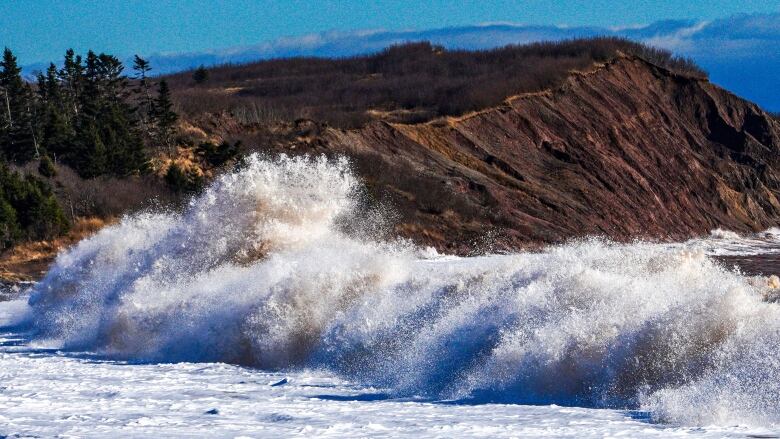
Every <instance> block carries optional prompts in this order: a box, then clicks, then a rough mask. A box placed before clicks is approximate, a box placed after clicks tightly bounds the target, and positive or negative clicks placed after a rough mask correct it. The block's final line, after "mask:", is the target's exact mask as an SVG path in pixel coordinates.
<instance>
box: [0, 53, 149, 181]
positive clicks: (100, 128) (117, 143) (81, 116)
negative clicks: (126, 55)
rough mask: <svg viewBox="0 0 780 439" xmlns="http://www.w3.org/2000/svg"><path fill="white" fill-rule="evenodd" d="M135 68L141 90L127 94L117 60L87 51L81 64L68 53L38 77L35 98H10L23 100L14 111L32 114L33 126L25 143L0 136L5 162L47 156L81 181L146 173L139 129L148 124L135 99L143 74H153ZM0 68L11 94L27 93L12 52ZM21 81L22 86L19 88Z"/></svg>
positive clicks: (142, 65)
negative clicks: (66, 166)
mask: <svg viewBox="0 0 780 439" xmlns="http://www.w3.org/2000/svg"><path fill="white" fill-rule="evenodd" d="M135 64H136V66H135V67H136V70H138V71H140V74H141V80H140V86H139V87H136V88H131V87H130V84H129V82H128V79H127V77H126V76H125V75H124V73H123V71H124V66H123V65H122V63H121V62H120V61H119V60H118V59H117V58H116V57H114V56H111V55H107V54H104V53H101V54H96V53H95V52H92V51H90V52H89V53H88V54H87V56H86V59H84V60H83V59H82V58H81V56H78V55H76V54H75V53H74V52H73V50H68V51H67V52H66V53H65V59H64V62H63V67H62V69H60V70H57V68H56V67H55V66H54V64H51V65H50V66H49V68H48V69H47V70H46V73H45V74H44V73H39V74H38V81H37V82H38V84H37V94H36V95H37V96H33V95H32V93H31V92H30V93H27V94H25V93H24V91H21V92H15V93H9V95H10V96H12V97H13V96H14V95H20V96H23V98H24V100H25V102H26V105H24V106H19V105H17V107H26V108H32V109H33V110H32V111H31V112H28V113H29V114H31V115H33V116H34V120H33V119H32V118H30V122H29V123H28V125H30V127H31V128H30V129H29V130H27V131H29V133H30V134H29V135H28V136H27V137H25V138H24V141H20V140H17V137H19V136H17V137H13V136H10V135H5V136H2V138H3V139H4V140H3V143H2V144H1V145H2V149H3V152H4V153H5V156H6V158H8V159H10V160H13V161H15V162H19V163H23V162H26V161H29V160H30V159H32V158H33V157H34V156H35V155H37V154H38V153H39V152H40V153H41V154H48V155H51V156H53V157H55V158H56V159H57V160H59V161H60V162H62V163H64V164H67V165H69V166H71V167H73V169H75V170H76V172H78V174H79V175H80V176H81V177H84V178H93V177H97V176H100V175H105V174H108V175H114V176H119V177H122V176H127V175H130V174H134V173H138V172H142V171H144V170H145V169H146V166H147V162H148V159H147V156H146V148H145V145H144V141H143V135H142V133H141V130H140V129H139V126H138V124H139V122H140V123H146V121H145V119H143V120H139V113H138V112H137V111H136V103H137V99H136V98H135V96H134V94H136V95H137V94H139V93H146V92H147V91H148V85H149V84H148V78H147V76H146V74H147V73H148V72H149V71H150V70H151V68H150V67H149V64H148V62H146V61H145V60H143V59H141V58H138V57H137V58H136V63H135ZM3 66H6V67H5V68H4V75H3V77H4V78H6V79H5V82H6V83H8V84H9V85H8V86H7V88H8V89H9V90H17V89H20V90H23V89H24V88H25V87H26V88H27V90H29V86H27V85H26V84H24V82H23V81H21V77H20V76H19V73H18V67H16V65H15V59H14V58H13V56H12V55H10V51H7V53H6V61H5V62H4V63H3ZM8 66H10V67H8ZM20 81H21V83H22V86H19V85H18V84H17V83H19V82H20ZM146 96H147V97H149V96H148V94H146ZM149 99H150V97H149ZM141 101H142V102H143V101H144V99H143V97H142V98H141ZM149 106H150V107H151V103H149ZM13 108H15V107H14V106H13V105H12V111H10V114H12V115H14V116H16V113H21V112H20V111H14V110H13ZM6 113H8V112H6ZM28 113H24V114H23V115H27V114H28ZM145 114H146V112H143V113H142V115H144V116H145ZM28 118H29V117H28ZM6 119H7V118H6ZM14 119H19V120H24V118H19V117H14ZM14 122H15V121H14ZM6 131H8V130H6ZM0 134H2V133H0ZM36 134H37V139H39V141H38V142H36ZM22 137H24V136H22ZM31 141H32V146H30V142H31ZM37 143H40V145H38V144H37ZM38 146H40V151H38Z"/></svg>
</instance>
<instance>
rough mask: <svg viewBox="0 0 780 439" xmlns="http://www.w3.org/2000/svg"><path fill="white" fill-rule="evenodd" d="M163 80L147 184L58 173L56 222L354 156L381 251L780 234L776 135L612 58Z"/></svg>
mask: <svg viewBox="0 0 780 439" xmlns="http://www.w3.org/2000/svg"><path fill="white" fill-rule="evenodd" d="M402 55H403V56H402ZM101 56H102V55H101ZM158 79H167V80H168V82H169V83H170V84H171V93H172V97H173V103H174V104H175V105H174V106H175V109H176V111H177V112H178V114H179V117H178V122H176V126H175V132H172V133H171V135H170V137H169V139H170V143H168V144H159V143H155V142H157V140H156V137H155V136H153V135H149V136H147V135H146V134H144V139H145V142H146V143H147V146H146V151H147V153H148V154H149V156H150V158H151V160H150V161H149V162H148V165H146V166H145V170H144V171H142V172H141V173H138V172H136V173H133V174H130V175H126V176H123V175H116V174H117V173H114V175H112V174H107V175H100V176H98V177H89V176H88V175H83V176H82V174H84V173H83V172H81V171H80V170H79V169H76V172H74V171H73V170H71V169H70V168H69V162H67V161H64V163H58V164H57V165H56V173H54V174H53V175H50V176H47V177H46V179H47V180H48V182H49V183H50V184H51V185H52V186H53V190H54V195H56V196H57V198H58V200H59V203H60V205H61V206H63V207H64V209H63V210H64V211H65V212H66V215H67V217H68V219H69V220H70V222H71V223H73V224H77V223H79V221H82V220H81V219H80V218H85V217H97V218H98V219H97V220H96V221H97V222H98V223H99V222H101V221H113V219H114V218H116V217H117V216H121V215H122V214H124V213H128V212H131V211H134V210H137V209H141V208H144V207H146V206H150V205H158V206H159V205H162V206H163V207H166V206H167V207H170V206H171V205H173V206H174V207H175V205H177V203H181V202H182V201H183V200H184V199H186V197H187V196H188V194H192V193H196V192H197V191H198V190H199V188H201V187H203V185H204V184H205V183H206V182H207V181H208V180H209V179H210V178H212V177H213V176H215V175H218V174H219V173H221V172H224V171H226V170H228V169H230V167H231V166H232V165H233V164H234V163H235V162H236V161H237V160H238V159H239V156H240V154H245V153H249V152H253V151H259V152H262V153H267V154H276V153H281V152H284V153H287V154H305V153H309V154H320V153H325V154H329V155H346V156H348V157H350V158H351V160H352V163H353V165H354V168H355V170H356V171H357V173H358V174H359V175H360V177H361V178H362V180H363V181H364V182H365V185H366V187H367V195H368V196H367V201H368V202H369V203H374V204H377V203H381V204H382V205H383V206H386V207H389V208H390V209H391V210H393V211H394V212H395V215H394V219H395V220H396V225H395V228H394V230H393V231H392V232H393V233H394V234H398V235H400V236H404V237H408V238H410V239H412V240H414V241H415V242H417V243H419V244H422V245H431V246H434V247H436V248H437V249H439V250H441V251H446V252H452V253H458V254H472V253H479V252H484V251H505V250H517V249H521V248H533V247H537V246H539V245H543V244H547V243H557V242H561V241H565V240H567V239H570V238H575V237H582V236H588V235H600V236H607V237H610V238H612V239H616V240H631V239H634V238H648V239H662V240H667V239H675V240H679V239H685V238H689V237H692V236H698V235H702V234H706V233H707V232H708V231H709V230H711V229H713V228H716V227H722V228H725V229H731V230H735V231H754V230H762V229H766V228H768V227H771V226H776V225H778V224H780V201H779V200H780V163H779V160H780V154H779V153H780V149H779V148H780V139H779V136H780V126H779V125H780V124H779V123H778V121H777V120H776V119H775V118H773V117H772V116H771V115H768V114H767V113H765V112H764V111H762V110H761V109H760V108H759V107H757V106H756V105H754V104H752V103H750V102H747V101H745V100H743V99H741V98H739V97H737V96H734V95H733V94H731V93H729V92H727V91H725V90H723V89H720V88H719V87H717V86H715V85H713V84H711V83H709V82H708V80H707V79H706V75H705V74H704V73H703V72H702V71H701V70H700V69H698V68H697V67H696V66H695V65H694V64H692V63H690V61H687V60H684V59H679V58H675V57H673V56H671V55H670V54H669V53H667V52H662V51H657V50H654V49H649V48H646V47H644V46H641V45H638V44H636V43H631V42H629V41H625V40H616V39H596V40H574V41H569V42H561V43H544V44H536V45H530V46H513V47H507V48H503V49H496V50H493V51H487V52H463V51H455V52H450V51H442V50H440V49H439V48H436V47H435V46H431V45H428V44H413V45H409V46H401V47H395V48H391V49H389V50H387V51H385V52H382V53H379V54H377V55H372V56H367V57H356V58H348V59H341V60H322V59H320V60H312V59H291V60H275V61H268V62H262V63H255V64H250V65H243V66H224V67H221V68H219V69H216V70H209V71H208V79H207V80H205V81H200V83H193V78H192V74H191V72H190V73H182V74H179V75H174V76H170V77H165V78H158ZM160 82H162V81H160ZM428 85H430V87H428ZM426 87H428V88H430V89H431V90H428V91H425V88H426ZM258 90H266V91H268V90H275V92H274V93H275V94H272V95H269V94H267V93H266V94H263V93H262V92H260V91H258ZM400 96H407V97H408V100H407V101H403V100H402V99H399V97H400ZM448 96H457V97H459V100H452V101H451V100H450V99H449V98H448ZM293 110H294V111H293ZM472 110H474V111H472ZM306 115H308V116H311V117H300V116H306ZM141 123H143V121H141ZM74 145H75V147H78V146H79V145H80V143H78V142H75V143H74ZM43 146H44V147H46V148H48V147H47V146H46V143H44V144H43ZM54 146H57V144H54ZM65 146H66V147H68V148H69V146H67V144H66V145H65ZM58 148H63V147H62V146H58ZM49 149H50V150H52V151H54V152H57V151H55V150H54V147H51V148H48V149H47V150H49ZM63 151H65V150H63ZM68 151H70V150H68ZM79 151H81V149H78V148H77V149H73V151H72V152H71V155H72V161H73V162H74V163H76V164H79V163H81V161H79V160H76V159H78V158H79V157H81V155H79V154H81V153H80V152H79ZM82 155H83V154H82ZM54 157H55V158H58V157H65V158H66V159H67V158H68V156H67V155H66V154H65V152H63V153H62V154H60V153H59V152H57V155H55V156H54ZM16 169H19V170H20V171H21V172H22V173H23V174H27V175H28V176H32V175H37V174H38V173H40V172H41V166H40V165H39V164H38V163H37V162H36V161H32V162H30V163H28V164H26V165H24V166H22V167H17V168H16ZM28 178H30V177H28ZM90 230H91V229H90ZM47 239H48V241H49V242H48V243H47V242H44V243H43V245H32V246H31V245H26V244H24V245H22V246H20V247H18V248H17V249H11V250H9V251H6V252H5V253H4V254H3V256H2V258H0V268H2V269H3V270H4V271H7V272H8V273H7V275H6V276H5V277H13V274H14V273H17V274H18V273H26V275H25V276H24V277H27V278H29V277H33V278H34V277H35V273H34V272H36V271H38V270H39V269H40V268H39V267H42V266H44V265H45V264H46V262H47V261H49V260H51V258H52V257H53V255H54V253H55V252H56V251H57V249H58V248H59V247H60V245H59V244H54V243H56V242H59V243H67V242H71V241H70V240H69V239H60V240H52V238H47ZM63 245H64V244H63ZM26 265H30V267H31V268H29V269H26V268H25V266H26Z"/></svg>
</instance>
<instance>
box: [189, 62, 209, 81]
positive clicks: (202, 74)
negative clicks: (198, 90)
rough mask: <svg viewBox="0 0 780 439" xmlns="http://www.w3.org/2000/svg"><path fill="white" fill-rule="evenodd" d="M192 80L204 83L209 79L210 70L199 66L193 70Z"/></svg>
mask: <svg viewBox="0 0 780 439" xmlns="http://www.w3.org/2000/svg"><path fill="white" fill-rule="evenodd" d="M192 80H193V81H195V83H196V84H199V85H200V84H203V83H204V82H206V81H208V80H209V71H208V70H206V68H205V67H203V66H200V67H198V68H197V69H195V71H194V72H192Z"/></svg>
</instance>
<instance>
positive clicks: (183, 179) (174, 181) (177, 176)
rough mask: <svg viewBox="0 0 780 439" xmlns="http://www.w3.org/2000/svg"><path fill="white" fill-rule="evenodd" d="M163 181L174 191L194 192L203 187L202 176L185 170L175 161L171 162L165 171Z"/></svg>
mask: <svg viewBox="0 0 780 439" xmlns="http://www.w3.org/2000/svg"><path fill="white" fill-rule="evenodd" d="M165 182H166V183H167V184H168V187H170V188H171V190H172V191H174V192H176V193H186V192H196V191H198V190H200V189H201V188H202V187H203V183H204V182H203V177H202V176H201V175H198V174H196V173H194V172H187V171H185V170H183V169H182V168H181V166H179V165H177V164H176V163H171V165H170V166H169V167H168V172H166V173H165Z"/></svg>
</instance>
